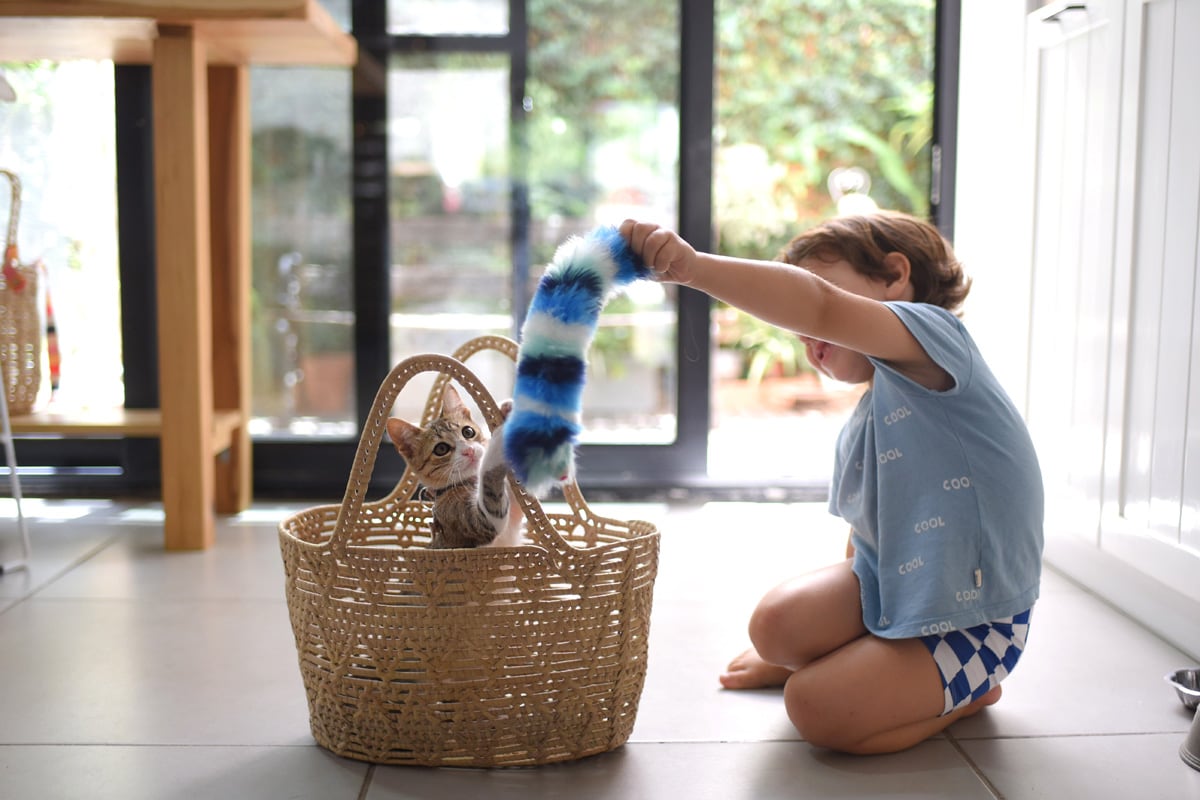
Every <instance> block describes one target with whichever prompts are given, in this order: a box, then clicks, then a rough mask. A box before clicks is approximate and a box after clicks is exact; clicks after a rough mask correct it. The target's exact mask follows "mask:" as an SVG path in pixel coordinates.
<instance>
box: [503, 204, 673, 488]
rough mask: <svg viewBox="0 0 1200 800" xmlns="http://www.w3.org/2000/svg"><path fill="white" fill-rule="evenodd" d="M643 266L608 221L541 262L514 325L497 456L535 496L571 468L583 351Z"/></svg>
mask: <svg viewBox="0 0 1200 800" xmlns="http://www.w3.org/2000/svg"><path fill="white" fill-rule="evenodd" d="M650 276H651V272H650V269H649V268H648V267H647V266H646V265H645V263H643V261H642V259H641V258H640V257H639V256H637V255H636V254H635V253H634V252H633V251H632V250H631V249H630V248H629V243H628V242H626V241H625V238H624V237H623V236H621V234H620V233H619V232H618V231H617V229H616V228H615V227H611V226H605V227H600V228H596V229H595V230H593V231H592V232H591V233H589V234H588V235H587V236H584V237H574V238H571V239H568V240H567V241H566V242H564V243H563V244H562V245H561V246H560V247H559V248H558V250H557V252H555V254H554V258H553V259H552V260H551V262H550V264H549V265H548V266H547V267H546V271H545V273H544V274H543V275H542V279H541V281H540V282H539V283H538V287H537V290H536V291H535V292H534V295H533V300H532V302H531V303H530V305H529V315H528V316H527V317H526V319H525V324H524V325H523V326H522V327H521V344H520V348H519V350H518V352H517V379H516V386H515V389H514V392H513V395H514V396H513V409H512V413H511V415H510V416H509V418H508V421H507V422H506V424H505V425H504V431H503V436H504V454H505V458H506V459H507V461H508V463H509V465H510V466H511V467H512V470H513V473H514V474H516V476H517V478H518V479H519V480H520V481H521V483H522V484H524V485H525V488H526V489H527V490H529V491H530V492H532V493H533V494H535V495H538V494H541V493H542V492H544V491H545V490H546V489H548V488H549V487H550V486H552V485H554V484H555V483H556V482H558V481H562V480H566V479H567V478H569V477H571V475H572V474H573V473H574V469H575V444H576V442H577V440H578V436H579V433H580V431H581V430H582V426H581V424H580V422H579V419H580V412H581V408H582V399H583V384H584V379H585V377H586V373H587V350H588V346H589V345H590V344H591V342H592V337H593V336H594V335H595V333H596V324H597V321H598V319H599V316H600V311H601V309H603V308H604V305H605V303H607V302H608V299H609V298H610V297H611V296H612V295H613V294H615V293H616V291H617V290H619V289H620V288H621V287H623V286H625V285H626V284H629V283H632V282H633V281H635V280H639V279H642V278H649V277H650Z"/></svg>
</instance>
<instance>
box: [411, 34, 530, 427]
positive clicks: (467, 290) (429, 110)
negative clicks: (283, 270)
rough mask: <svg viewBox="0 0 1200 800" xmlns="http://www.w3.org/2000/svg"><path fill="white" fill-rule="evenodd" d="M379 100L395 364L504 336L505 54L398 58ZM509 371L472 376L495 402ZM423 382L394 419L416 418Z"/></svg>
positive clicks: (507, 327)
mask: <svg viewBox="0 0 1200 800" xmlns="http://www.w3.org/2000/svg"><path fill="white" fill-rule="evenodd" d="M388 92H389V95H388V97H389V103H388V106H389V121H388V154H389V159H390V161H391V187H390V188H391V197H390V202H391V213H390V217H391V219H392V239H391V242H392V245H391V247H392V270H391V277H390V283H391V295H392V315H391V349H392V360H393V361H399V360H400V359H402V358H406V357H408V356H410V355H414V354H417V353H447V354H448V353H452V352H453V351H454V350H455V349H457V348H458V346H459V345H461V344H463V343H464V342H466V341H467V340H468V339H471V338H472V337H475V336H478V335H481V334H484V333H492V334H501V335H504V336H511V335H512V308H513V306H512V292H511V290H510V284H511V278H510V275H511V271H512V248H511V245H510V243H509V242H510V238H511V230H512V223H511V216H510V213H509V204H510V197H511V180H510V170H509V125H508V95H509V92H508V60H507V58H506V57H505V56H501V55H490V54H485V55H462V54H459V55H441V56H399V55H398V56H395V57H394V58H393V59H392V62H391V67H390V69H389V75H388ZM472 366H475V364H472ZM511 372H512V370H511V367H509V368H508V369H507V370H502V371H500V372H499V373H498V374H495V375H487V374H480V376H479V377H480V378H481V379H482V380H483V381H484V383H485V384H486V385H487V386H488V388H489V389H490V391H491V392H492V393H493V395H495V396H496V397H497V399H502V398H504V397H508V396H509V395H510V394H511V392H512V385H511V379H512V375H511ZM432 380H433V376H432V375H427V376H426V375H422V376H418V378H417V379H415V380H414V381H413V390H412V391H405V392H402V393H401V397H400V404H399V405H398V406H397V409H396V411H397V413H398V414H400V415H401V416H406V417H407V418H409V419H414V418H419V416H420V409H421V406H422V405H423V403H424V399H425V394H426V391H427V385H428V384H429V383H432Z"/></svg>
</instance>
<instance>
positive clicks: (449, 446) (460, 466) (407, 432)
mask: <svg viewBox="0 0 1200 800" xmlns="http://www.w3.org/2000/svg"><path fill="white" fill-rule="evenodd" d="M387 432H388V436H390V437H391V439H392V443H393V444H395V445H396V450H398V451H399V452H400V455H402V456H404V460H405V461H406V462H407V463H408V465H409V466H410V467H412V469H413V471H414V472H416V473H417V477H419V478H420V479H421V483H423V484H424V485H425V486H426V487H427V488H429V489H434V490H436V489H442V488H445V487H446V486H451V485H453V484H456V483H463V482H465V481H468V480H474V479H475V477H476V474H477V472H478V470H479V462H480V460H481V459H482V458H483V452H484V445H485V444H487V434H486V433H485V432H484V429H483V427H482V426H480V425H476V424H475V422H474V420H473V419H472V418H471V412H470V410H469V409H468V408H467V407H466V406H465V405H464V404H463V402H462V400H461V398H459V396H458V392H456V391H455V390H454V389H453V387H451V386H450V385H449V384H447V385H446V391H445V394H443V395H442V410H441V413H440V414H439V416H438V417H437V418H436V419H434V420H433V421H432V422H431V423H429V425H428V426H427V427H424V428H421V427H419V426H417V425H413V424H412V423H410V422H406V421H405V420H402V419H400V418H399V417H391V418H389V419H388V421H387Z"/></svg>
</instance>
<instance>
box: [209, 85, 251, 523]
mask: <svg viewBox="0 0 1200 800" xmlns="http://www.w3.org/2000/svg"><path fill="white" fill-rule="evenodd" d="M208 119H209V127H208V144H209V171H210V175H211V182H210V192H211V194H210V208H211V214H210V219H211V224H212V240H211V241H212V293H213V294H212V297H213V332H212V335H213V339H212V348H213V402H214V404H215V406H216V408H217V409H219V410H231V409H232V410H235V411H238V412H239V413H240V415H241V424H240V425H239V426H238V427H237V428H236V429H235V430H234V431H233V436H232V442H231V443H230V447H229V450H227V451H225V452H224V453H222V454H220V455H219V456H218V457H217V463H216V481H217V486H216V492H217V498H216V500H217V511H218V512H219V513H222V514H232V513H236V512H238V511H242V510H244V509H246V508H248V507H249V506H250V502H251V499H252V488H253V487H252V480H251V451H250V430H249V427H248V423H249V420H250V399H251V398H250V380H251V374H250V284H251V277H250V75H249V70H248V68H246V67H245V66H210V67H209V68H208Z"/></svg>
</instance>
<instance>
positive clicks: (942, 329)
mask: <svg viewBox="0 0 1200 800" xmlns="http://www.w3.org/2000/svg"><path fill="white" fill-rule="evenodd" d="M886 305H887V307H888V308H890V309H891V310H892V313H894V314H895V315H896V316H897V317H899V318H900V321H901V322H902V323H904V327H906V328H908V331H909V333H911V334H912V335H913V337H914V338H915V339H916V340H917V343H918V344H920V345H921V347H922V348H923V349H924V350H925V352H926V353H927V354H928V355H929V357H930V358H931V359H933V362H934V363H935V364H937V365H938V366H939V367H941V368H942V369H944V370H946V372H947V373H949V375H950V377H951V378H952V379H953V381H954V386H953V388H951V389H949V390H948V391H947V392H946V393H947V394H957V393H959V392H961V391H963V390H964V389H966V388H967V386H968V385H970V383H971V375H972V370H973V367H974V358H973V355H972V353H973V349H972V347H971V346H970V343H969V340H968V337H967V332H966V329H965V328H963V325H962V322H960V321H959V319H958V317H956V316H954V315H953V314H951V313H950V312H949V311H947V310H946V309H944V308H941V307H940V306H933V305H929V304H928V303H907V302H889V303H886ZM871 360H872V362H873V363H874V364H875V366H876V367H877V368H883V369H886V370H887V371H888V372H890V373H892V374H894V375H897V376H898V377H900V378H902V379H903V380H905V381H907V382H909V383H913V382H912V381H911V380H909V379H908V378H907V377H905V376H903V375H901V374H900V373H898V372H897V371H896V370H895V369H893V368H892V367H891V366H890V365H889V364H888V363H887V362H886V361H880V360H878V359H871ZM913 385H914V386H915V385H916V384H915V383H913Z"/></svg>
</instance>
